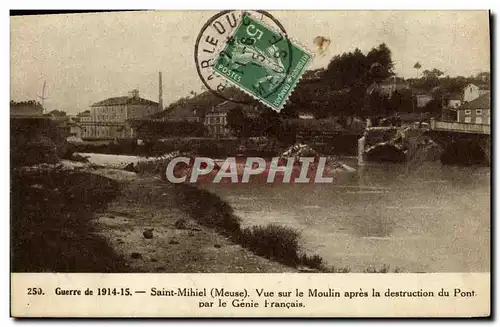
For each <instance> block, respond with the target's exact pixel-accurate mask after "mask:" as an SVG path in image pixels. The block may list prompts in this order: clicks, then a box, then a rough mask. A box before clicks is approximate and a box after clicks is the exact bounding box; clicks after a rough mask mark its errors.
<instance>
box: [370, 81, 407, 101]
mask: <svg viewBox="0 0 500 327" xmlns="http://www.w3.org/2000/svg"><path fill="white" fill-rule="evenodd" d="M409 88H410V86H409V85H408V83H407V82H406V81H405V80H404V78H401V77H396V76H393V77H389V78H387V79H385V80H383V81H382V82H379V83H377V82H373V83H372V84H371V85H370V86H369V87H368V88H367V89H366V93H367V94H368V95H371V94H372V93H374V92H378V93H379V94H381V95H384V96H386V97H388V98H391V97H392V95H393V94H394V92H396V91H401V90H408V89H409Z"/></svg>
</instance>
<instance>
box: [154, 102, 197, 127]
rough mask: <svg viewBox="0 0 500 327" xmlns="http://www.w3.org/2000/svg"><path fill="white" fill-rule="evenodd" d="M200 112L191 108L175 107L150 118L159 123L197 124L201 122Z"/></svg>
mask: <svg viewBox="0 0 500 327" xmlns="http://www.w3.org/2000/svg"><path fill="white" fill-rule="evenodd" d="M201 114H202V113H201V111H200V110H197V109H196V108H193V107H192V106H176V107H174V108H172V109H171V110H169V109H167V110H164V111H162V112H159V113H157V114H155V115H154V116H153V117H152V118H153V119H155V120H158V119H159V120H161V121H171V122H174V121H175V122H180V121H187V122H193V123H198V122H201V120H202V117H201Z"/></svg>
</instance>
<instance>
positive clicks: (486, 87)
mask: <svg viewBox="0 0 500 327" xmlns="http://www.w3.org/2000/svg"><path fill="white" fill-rule="evenodd" d="M471 85H472V86H475V87H477V88H479V89H480V90H489V89H490V87H489V85H484V84H478V85H477V84H474V83H469V84H467V85H466V86H464V87H463V89H462V90H465V89H466V88H468V87H469V86H471Z"/></svg>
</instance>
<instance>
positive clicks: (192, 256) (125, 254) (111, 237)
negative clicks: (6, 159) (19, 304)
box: [11, 165, 296, 273]
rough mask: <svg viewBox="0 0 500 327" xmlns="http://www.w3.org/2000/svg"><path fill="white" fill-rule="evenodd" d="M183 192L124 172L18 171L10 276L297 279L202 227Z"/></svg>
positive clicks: (13, 187) (13, 190)
mask: <svg viewBox="0 0 500 327" xmlns="http://www.w3.org/2000/svg"><path fill="white" fill-rule="evenodd" d="M181 191H182V190H180V189H179V188H178V187H177V186H175V185H171V184H167V183H163V182H161V181H159V180H158V179H156V178H154V177H141V176H137V175H136V174H135V173H132V172H126V171H122V170H114V169H103V168H93V169H92V168H89V167H88V166H85V165H80V166H79V167H77V168H75V169H71V170H64V169H62V170H61V169H53V170H51V169H46V170H44V171H40V170H39V169H38V170H37V169H35V170H31V171H29V172H26V171H24V172H22V173H20V172H15V173H13V174H12V179H11V193H12V216H11V226H12V234H11V235H12V244H11V254H12V255H11V262H12V271H16V272H55V271H57V272H122V273H123V272H165V273H167V272H183V273H190V272H191V273H197V272H198V273H203V272H205V273H209V272H210V273H216V272H246V273H252V272H267V273H271V272H294V271H296V270H295V269H294V268H292V267H288V266H285V265H282V264H279V263H277V262H273V261H270V260H267V259H265V258H263V257H260V256H258V255H255V254H254V253H252V252H250V251H248V250H247V249H244V248H243V247H242V246H240V245H238V244H236V243H234V242H233V241H232V240H231V239H230V238H229V237H228V236H223V235H221V234H220V233H217V232H216V231H215V229H213V228H210V227H206V226H203V225H201V224H198V223H197V222H196V221H194V220H193V219H192V218H191V215H190V213H189V212H187V211H186V209H187V207H186V206H185V205H184V206H183V205H182V202H180V201H179V196H178V195H179V192H181Z"/></svg>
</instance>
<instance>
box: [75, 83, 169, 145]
mask: <svg viewBox="0 0 500 327" xmlns="http://www.w3.org/2000/svg"><path fill="white" fill-rule="evenodd" d="M161 110H162V108H161V107H160V105H159V104H158V102H154V101H151V100H148V99H144V98H141V97H140V96H139V91H138V90H132V91H131V92H129V94H128V96H121V97H114V98H109V99H106V100H102V101H99V102H96V103H94V104H93V105H92V106H91V108H90V113H89V115H88V116H86V117H82V119H81V120H80V125H81V129H82V130H81V135H82V138H84V139H124V138H134V137H136V135H135V131H134V129H133V128H132V126H131V125H130V124H129V122H130V121H131V120H133V119H137V118H144V117H148V116H151V115H154V114H156V113H158V112H159V111H161Z"/></svg>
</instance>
